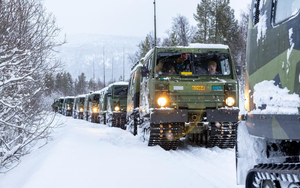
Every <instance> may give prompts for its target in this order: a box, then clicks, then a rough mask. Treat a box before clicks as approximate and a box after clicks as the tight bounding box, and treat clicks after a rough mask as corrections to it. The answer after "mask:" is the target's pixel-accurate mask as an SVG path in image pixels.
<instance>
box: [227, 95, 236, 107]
mask: <svg viewBox="0 0 300 188" xmlns="http://www.w3.org/2000/svg"><path fill="white" fill-rule="evenodd" d="M234 103H235V100H234V98H232V97H227V98H226V100H225V104H226V105H227V106H230V107H231V106H233V105H234Z"/></svg>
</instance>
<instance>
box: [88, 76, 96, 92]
mask: <svg viewBox="0 0 300 188" xmlns="http://www.w3.org/2000/svg"><path fill="white" fill-rule="evenodd" d="M88 90H89V91H96V82H95V80H94V79H93V78H91V79H90V81H89V83H88Z"/></svg>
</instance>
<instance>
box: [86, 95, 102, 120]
mask: <svg viewBox="0 0 300 188" xmlns="http://www.w3.org/2000/svg"><path fill="white" fill-rule="evenodd" d="M99 99H100V91H95V92H90V93H89V94H87V95H86V97H85V101H84V119H85V120H86V121H90V122H93V123H99V118H98V117H99V107H98V106H99Z"/></svg>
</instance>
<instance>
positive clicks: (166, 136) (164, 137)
mask: <svg viewBox="0 0 300 188" xmlns="http://www.w3.org/2000/svg"><path fill="white" fill-rule="evenodd" d="M182 133H183V130H182V124H180V123H163V124H151V125H150V138H149V142H148V146H155V145H159V146H161V147H162V148H163V149H165V150H171V149H173V150H175V149H177V145H178V141H179V138H180V137H181V136H182Z"/></svg>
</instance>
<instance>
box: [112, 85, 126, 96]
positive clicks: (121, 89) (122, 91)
mask: <svg viewBox="0 0 300 188" xmlns="http://www.w3.org/2000/svg"><path fill="white" fill-rule="evenodd" d="M127 88H128V87H127V86H118V87H115V88H114V95H123V96H127Z"/></svg>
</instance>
